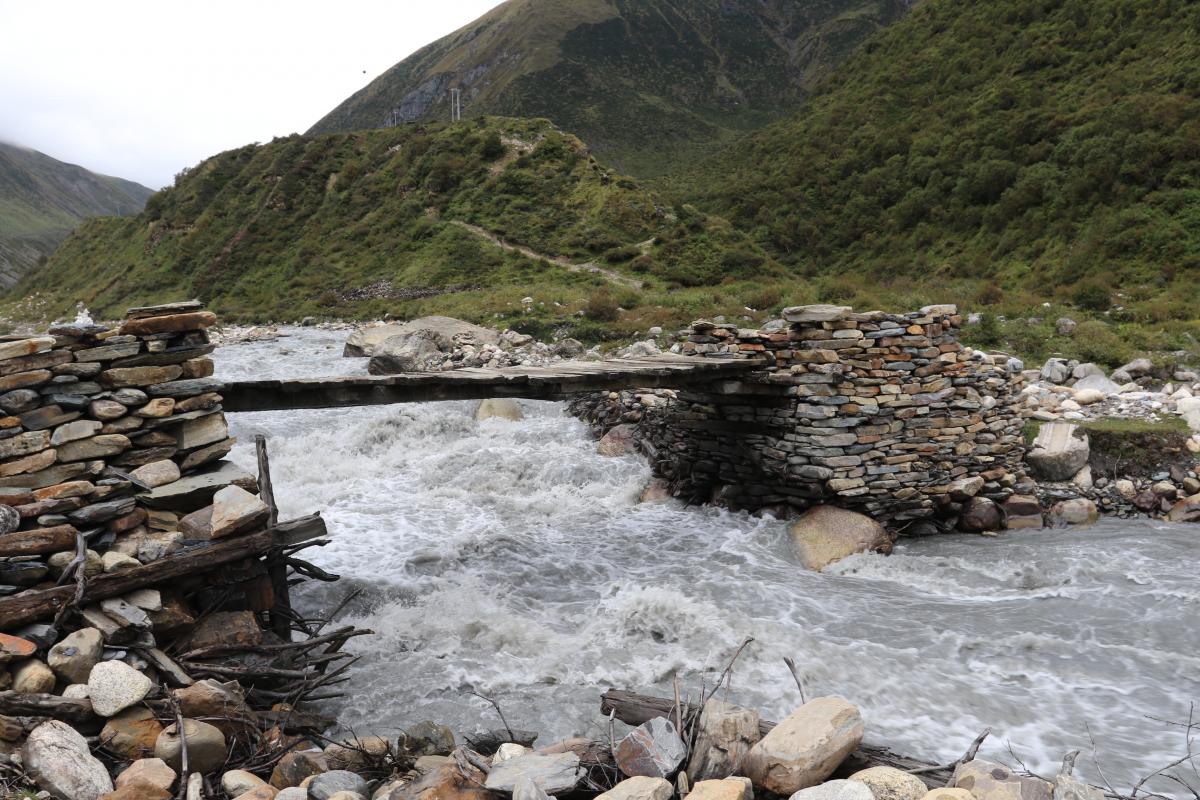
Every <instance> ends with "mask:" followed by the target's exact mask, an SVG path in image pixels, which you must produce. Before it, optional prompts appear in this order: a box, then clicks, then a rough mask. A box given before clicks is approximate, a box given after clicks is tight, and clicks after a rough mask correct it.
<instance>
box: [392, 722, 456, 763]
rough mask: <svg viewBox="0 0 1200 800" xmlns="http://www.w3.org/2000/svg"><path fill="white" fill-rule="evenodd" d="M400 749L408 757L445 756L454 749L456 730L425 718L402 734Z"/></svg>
mask: <svg viewBox="0 0 1200 800" xmlns="http://www.w3.org/2000/svg"><path fill="white" fill-rule="evenodd" d="M398 744H399V751H400V754H401V755H402V756H405V757H407V758H414V759H415V758H420V757H421V756H445V755H449V754H450V753H451V752H452V751H453V750H454V732H453V731H451V730H450V728H448V727H447V726H445V725H439V724H437V723H436V722H430V721H429V720H425V721H424V722H418V723H417V724H416V725H413V726H412V727H411V728H409V729H408V730H406V731H404V733H403V734H401V736H400V741H399V743H398Z"/></svg>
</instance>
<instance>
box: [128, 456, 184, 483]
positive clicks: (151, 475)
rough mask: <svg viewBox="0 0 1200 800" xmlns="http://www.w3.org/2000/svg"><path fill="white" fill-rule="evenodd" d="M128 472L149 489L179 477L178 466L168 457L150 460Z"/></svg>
mask: <svg viewBox="0 0 1200 800" xmlns="http://www.w3.org/2000/svg"><path fill="white" fill-rule="evenodd" d="M129 474H130V475H132V476H133V477H135V478H137V479H138V480H139V481H141V482H142V483H144V484H146V485H147V486H149V487H150V488H151V489H153V488H155V487H157V486H166V485H167V484H168V483H174V482H175V481H177V480H179V478H180V473H179V466H178V465H177V464H176V463H175V462H174V461H171V460H170V459H163V460H162V461H151V462H150V463H149V464H143V465H142V466H140V467H138V468H137V469H135V470H134V471H133V472H131V473H129Z"/></svg>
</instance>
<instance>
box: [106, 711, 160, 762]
mask: <svg viewBox="0 0 1200 800" xmlns="http://www.w3.org/2000/svg"><path fill="white" fill-rule="evenodd" d="M162 730H163V726H162V724H161V723H159V721H158V720H157V719H155V718H154V713H153V712H152V711H150V709H148V708H130V709H127V710H125V711H122V712H121V713H120V714H117V715H116V716H115V717H111V718H110V719H109V720H108V722H106V723H105V724H104V729H103V730H101V731H100V746H101V747H102V748H104V749H105V750H107V751H108V752H110V753H112V754H113V755H116V756H120V757H121V758H124V759H127V760H129V761H137V760H138V759H139V758H148V757H150V756H152V755H154V743H155V742H156V741H157V740H158V735H159V734H160V733H162Z"/></svg>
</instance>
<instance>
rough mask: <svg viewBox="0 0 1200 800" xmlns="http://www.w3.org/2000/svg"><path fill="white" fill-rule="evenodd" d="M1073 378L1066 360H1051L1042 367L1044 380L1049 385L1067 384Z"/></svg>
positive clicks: (1047, 360)
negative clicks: (1068, 379)
mask: <svg viewBox="0 0 1200 800" xmlns="http://www.w3.org/2000/svg"><path fill="white" fill-rule="evenodd" d="M1070 376H1071V367H1070V365H1069V364H1068V363H1067V360H1066V359H1065V358H1049V359H1046V363H1045V364H1043V365H1042V380H1044V381H1046V382H1047V383H1054V384H1059V383H1066V382H1067V378H1069V377H1070Z"/></svg>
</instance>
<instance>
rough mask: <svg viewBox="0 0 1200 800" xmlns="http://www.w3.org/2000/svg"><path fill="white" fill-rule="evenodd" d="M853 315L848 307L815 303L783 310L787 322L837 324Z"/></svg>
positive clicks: (852, 310) (852, 311) (851, 309)
mask: <svg viewBox="0 0 1200 800" xmlns="http://www.w3.org/2000/svg"><path fill="white" fill-rule="evenodd" d="M853 313H854V309H853V308H851V307H850V306H833V305H827V304H824V303H816V304H813V305H807V306H792V307H790V308H785V309H784V310H783V313H782V316H783V318H784V319H785V320H787V321H788V322H838V321H840V320H843V319H846V318H847V317H849V316H850V315H851V314H853Z"/></svg>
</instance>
